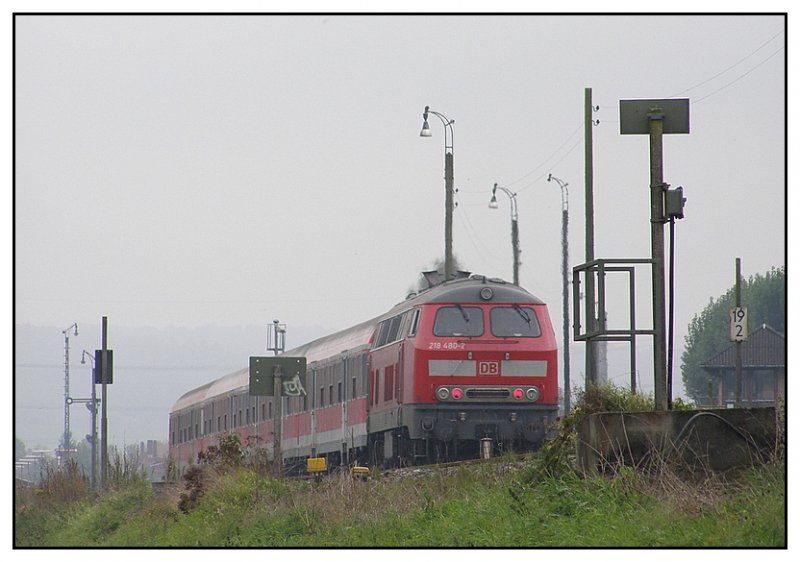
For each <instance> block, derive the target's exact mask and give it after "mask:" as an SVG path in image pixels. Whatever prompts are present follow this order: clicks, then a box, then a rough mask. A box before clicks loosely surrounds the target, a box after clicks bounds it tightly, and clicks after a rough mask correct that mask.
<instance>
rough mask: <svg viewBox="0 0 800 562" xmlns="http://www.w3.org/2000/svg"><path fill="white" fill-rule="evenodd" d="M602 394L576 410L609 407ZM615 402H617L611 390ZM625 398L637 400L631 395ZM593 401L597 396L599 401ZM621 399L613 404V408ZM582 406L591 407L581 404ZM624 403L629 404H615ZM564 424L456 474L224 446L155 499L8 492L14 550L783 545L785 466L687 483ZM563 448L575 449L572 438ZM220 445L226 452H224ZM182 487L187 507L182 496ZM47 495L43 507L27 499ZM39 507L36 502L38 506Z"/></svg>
mask: <svg viewBox="0 0 800 562" xmlns="http://www.w3.org/2000/svg"><path fill="white" fill-rule="evenodd" d="M609 392H610V394H611V396H607V397H606V398H598V397H597V396H592V397H591V400H587V401H585V402H580V403H579V408H577V409H579V410H580V412H578V413H577V414H576V415H585V414H586V412H588V411H589V410H590V409H591V408H593V407H599V408H602V409H603V411H607V409H608V403H609V401H612V402H613V401H614V400H617V399H619V398H620V396H618V395H616V394H618V392H617V391H616V390H611V391H609ZM622 398H625V396H622ZM630 399H631V400H638V399H639V398H635V397H630ZM598 400H599V402H598ZM623 402H624V401H623ZM592 404H594V406H593V405H592ZM622 405H623V406H624V407H628V406H629V405H630V404H629V403H623V404H622ZM574 423H575V418H566V419H564V420H562V424H561V427H560V431H559V432H558V434H557V435H556V436H555V438H554V439H553V440H552V441H551V442H550V443H549V444H548V445H547V446H546V447H544V448H543V449H542V450H541V451H539V452H537V453H535V454H529V455H524V456H515V455H512V454H509V455H506V456H505V457H503V458H500V459H494V460H493V461H491V462H484V463H478V464H474V465H469V466H461V467H456V468H447V469H445V468H439V469H426V470H424V471H419V472H413V471H412V472H410V473H406V474H405V476H403V477H400V476H398V473H397V472H395V473H387V474H384V475H380V476H376V477H374V478H372V479H370V480H367V481H361V480H355V479H352V478H350V477H349V476H348V475H347V474H346V473H341V474H334V475H329V476H328V477H326V478H325V479H324V480H323V481H322V482H320V483H313V482H311V481H303V480H289V479H278V478H275V477H274V476H272V473H271V471H270V470H269V467H266V466H265V465H263V463H259V462H248V461H247V458H250V459H256V458H257V455H250V456H247V455H242V454H241V451H240V448H239V447H236V446H234V445H236V443H232V442H230V443H224V445H225V447H220V448H219V449H218V451H217V453H216V454H215V455H212V457H211V458H210V459H206V460H205V461H204V462H202V463H200V464H199V465H198V466H197V467H196V473H195V475H194V476H192V477H189V478H186V479H184V480H181V481H180V482H176V483H174V484H172V485H168V486H167V487H166V489H165V490H164V491H163V492H161V493H159V494H154V493H153V491H152V490H151V488H150V486H149V485H147V484H146V483H145V482H143V481H141V480H137V479H135V478H132V479H130V481H129V482H127V483H126V484H124V485H121V486H120V487H119V488H118V489H116V490H111V491H108V492H106V493H103V494H101V495H99V496H94V495H92V494H90V493H84V494H83V495H82V496H81V495H80V494H78V495H71V494H68V493H64V494H62V495H60V496H59V495H57V494H55V492H54V491H55V490H58V489H63V487H59V486H56V485H55V482H53V483H52V484H53V485H52V486H50V488H48V489H49V490H50V492H44V491H37V492H30V493H31V494H33V497H34V498H35V501H32V500H30V498H31V496H30V495H29V494H28V492H27V491H26V492H25V493H18V494H17V496H18V497H17V504H16V507H15V516H16V521H15V544H17V546H103V547H108V546H144V547H171V546H177V547H195V546H197V547H219V546H244V547H251V546H256V547H259V546H260V547H277V548H280V547H302V546H305V547H308V546H312V547H375V546H378V547H400V546H403V547H439V546H445V547H472V546H478V547H502V546H512V547H586V546H591V547H603V546H611V547H682V546H689V547H757V548H758V547H761V548H764V547H767V548H782V547H785V546H786V500H785V480H786V473H785V467H784V465H783V462H782V460H781V458H780V457H775V458H776V459H777V460H773V461H772V462H771V463H768V464H762V465H759V466H757V467H754V468H752V469H749V470H745V471H742V472H741V473H739V474H738V475H736V476H735V477H730V475H728V476H727V477H726V476H723V475H715V474H708V475H704V477H703V478H699V479H698V478H695V479H691V480H689V479H686V478H683V477H682V475H681V473H680V472H677V471H673V470H671V467H670V466H669V464H668V463H663V464H662V465H659V467H658V470H648V471H640V470H634V469H632V468H629V467H617V469H616V470H615V471H614V472H613V473H610V474H605V475H603V476H596V477H585V476H584V475H582V474H579V472H578V471H577V470H576V469H575V466H574V464H573V463H572V456H574V446H573V447H572V448H570V438H571V431H573V430H574ZM573 445H574V444H573ZM223 451H224V452H223ZM193 491H195V492H198V493H196V494H195V496H194V498H193V499H192V501H188V500H187V498H189V497H190V496H191V495H192V493H193ZM37 494H38V495H40V496H41V495H44V496H48V498H49V499H48V501H46V502H45V501H41V500H42V498H36V496H37ZM37 502H40V503H37Z"/></svg>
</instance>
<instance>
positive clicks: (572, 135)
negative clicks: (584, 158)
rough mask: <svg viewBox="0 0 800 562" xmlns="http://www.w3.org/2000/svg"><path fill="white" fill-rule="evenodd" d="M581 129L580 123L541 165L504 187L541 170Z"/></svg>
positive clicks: (570, 150) (581, 124)
mask: <svg viewBox="0 0 800 562" xmlns="http://www.w3.org/2000/svg"><path fill="white" fill-rule="evenodd" d="M582 127H583V123H582V122H581V123H580V124H579V125H578V126H577V127H576V128H575V130H574V131H572V133H570V135H569V136H568V137H567V139H566V140H565V141H564V142H562V143H561V144H560V145H559V147H558V148H556V149H555V150H554V151H553V153H552V154H550V156H548V157H547V158H545V159H544V161H543V162H542V163H541V164H539V165H538V166H536V167H535V168H534V169H533V170H531V171H530V172H528V173H526V174H525V175H523V176H521V177H519V178H517V179H515V180H514V181H512V182H511V183H508V184H506V185H505V187H511V186H512V185H514V184H515V183H518V182H520V181H522V180H524V179H525V178H527V177H528V176H530V175H531V174H532V173H534V172H536V171H537V170H538V169H540V168H542V167H543V166H544V165H545V164H547V162H549V161H550V160H551V159H552V158H553V157H554V156H555V155H556V154H558V152H559V151H560V150H561V149H562V148H564V146H566V145H567V143H569V141H571V140H572V137H574V136H575V134H576V133H577V132H578V131H580V130H581V128H582ZM582 139H583V137H581V138H580V139H578V141H577V142H580V141H581V140H582ZM577 142H576V144H574V145H573V146H572V148H570V149H569V150H568V151H567V154H569V153H570V152H572V150H573V149H574V148H575V146H576V145H577ZM564 157H566V155H565V156H564ZM564 157H562V158H561V159H560V160H558V161H557V162H556V164H557V163H558V162H561V160H563V159H564ZM538 179H540V178H537V180H538ZM534 181H536V180H534ZM530 185H532V184H528V185H527V186H525V187H530ZM525 187H522V188H520V189H519V190H517V191H518V192H519V191H522V189H525Z"/></svg>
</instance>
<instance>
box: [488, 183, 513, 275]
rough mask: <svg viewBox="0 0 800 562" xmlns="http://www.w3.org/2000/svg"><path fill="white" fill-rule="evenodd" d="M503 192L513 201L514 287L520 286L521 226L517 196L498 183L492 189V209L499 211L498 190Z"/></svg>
mask: <svg viewBox="0 0 800 562" xmlns="http://www.w3.org/2000/svg"><path fill="white" fill-rule="evenodd" d="M498 189H499V190H500V191H502V192H503V193H505V194H506V195H508V198H509V199H510V200H511V250H512V252H513V255H514V285H519V226H518V224H519V223H518V220H517V219H518V218H519V215H518V214H517V194H516V193H512V192H511V190H509V189H506V188H505V187H500V186H499V185H497V184H496V183H495V184H494V187H493V188H492V200H491V201H489V208H490V209H497V208H498V207H499V205H498V204H497V190H498Z"/></svg>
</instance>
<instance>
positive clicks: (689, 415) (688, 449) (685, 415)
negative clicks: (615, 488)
mask: <svg viewBox="0 0 800 562" xmlns="http://www.w3.org/2000/svg"><path fill="white" fill-rule="evenodd" d="M775 428H776V421H775V408H738V409H724V410H723V409H720V410H688V411H668V412H625V413H622V412H610V413H600V414H592V415H590V416H589V417H588V418H586V419H585V420H583V421H582V422H581V423H580V424H579V425H578V428H577V431H578V440H577V441H578V442H577V460H578V466H579V467H580V468H581V469H582V470H583V471H584V472H586V473H595V472H598V471H601V472H602V471H605V470H608V469H613V467H614V466H619V465H624V466H643V465H644V464H645V463H647V462H648V461H649V460H667V461H669V462H674V463H676V464H677V466H679V467H680V468H685V469H689V470H693V471H701V470H709V469H710V470H713V471H726V470H729V469H732V468H737V467H743V466H749V465H751V464H753V462H756V461H758V460H762V459H766V458H769V457H770V456H771V455H772V453H773V451H774V450H775V440H776V431H775Z"/></svg>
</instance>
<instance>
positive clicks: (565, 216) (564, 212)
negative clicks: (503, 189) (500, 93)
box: [547, 174, 572, 415]
mask: <svg viewBox="0 0 800 562" xmlns="http://www.w3.org/2000/svg"><path fill="white" fill-rule="evenodd" d="M551 179H552V180H555V182H556V183H558V185H559V187H560V188H561V280H562V287H561V293H562V297H563V298H562V301H563V303H562V305H563V306H562V310H561V315H562V323H563V339H564V353H563V355H564V415H569V412H570V409H571V407H572V405H571V400H570V399H571V394H572V391H571V389H570V385H571V384H572V383H571V381H570V372H569V238H568V232H567V230H568V228H569V193H568V191H567V186H568V185H569V184H568V183H566V182H564V181H561V180H560V179H558V178H557V177H555V176H554V175H553V174H550V175H548V176H547V181H550V180H551Z"/></svg>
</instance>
